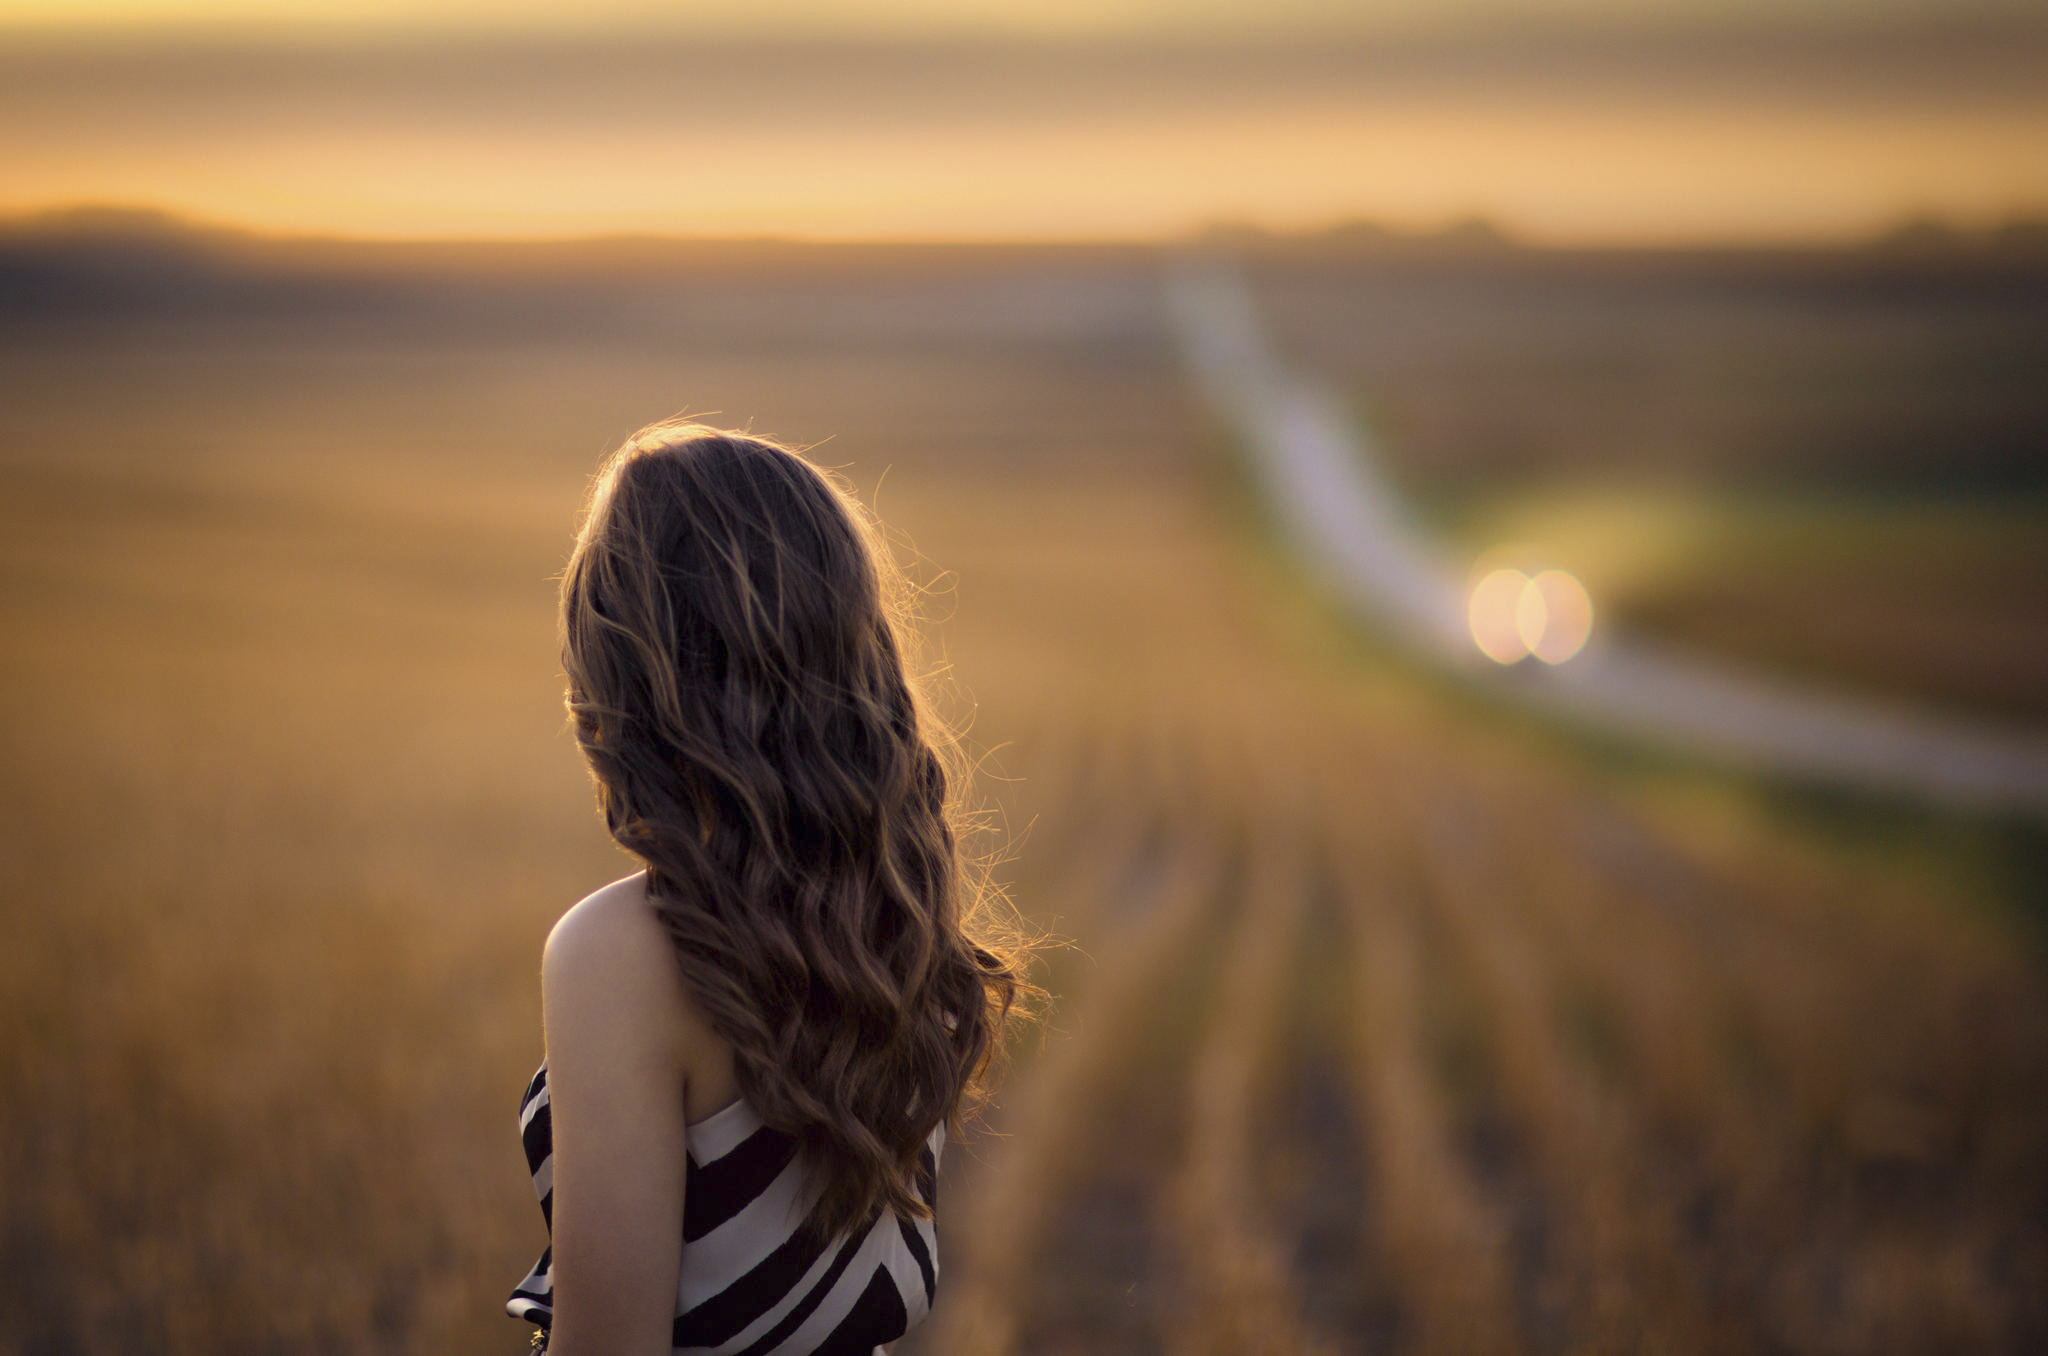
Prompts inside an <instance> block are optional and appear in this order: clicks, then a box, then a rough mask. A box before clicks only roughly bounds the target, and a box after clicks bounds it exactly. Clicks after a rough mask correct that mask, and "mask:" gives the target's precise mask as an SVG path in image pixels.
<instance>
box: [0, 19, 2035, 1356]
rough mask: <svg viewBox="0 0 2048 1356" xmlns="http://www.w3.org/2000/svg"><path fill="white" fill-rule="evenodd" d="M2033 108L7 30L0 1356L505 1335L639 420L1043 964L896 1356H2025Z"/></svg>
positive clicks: (1858, 55) (1000, 53) (991, 58)
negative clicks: (605, 466) (842, 499)
mask: <svg viewBox="0 0 2048 1356" xmlns="http://www.w3.org/2000/svg"><path fill="white" fill-rule="evenodd" d="M2044 58H2048V25H2044V24H2043V23H2042V22H2041V20H2040V18H2039V17H2038V14H2037V12H2036V11H2035V10H2034V9H2033V7H2031V6H2024V5H2020V4H2005V3H2000V0H1981V2H1980V0H1948V2H1947V3H1939V4H1937V3H1934V0H1872V2H1871V3H1866V4H1862V5H1858V6H1853V7H1844V6H1838V5H1833V4H1827V3H1822V0H1789V2H1787V0H1779V2H1778V3H1773V4H1764V3H1750V2H1749V0H1659V3H1656V4H1650V5H1643V4H1621V3H1618V2H1617V0H1437V2H1436V3H1424V2H1423V0H1383V2H1382V3H1380V4H1377V5H1373V6H1362V5H1351V4H1339V3H1331V2H1329V0H1264V2H1263V3H1258V4H1252V3H1247V2H1244V0H1181V2H1180V3H1176V4H1165V3H1154V2H1153V0H1094V2H1093V3H1089V4H1070V3H1062V2H1061V0H1039V3H1034V4H1029V5H1026V4H1023V3H999V2H997V0H985V2H984V3H980V4H962V3H948V4H938V3H932V2H931V0H792V3H786V4H782V5H778V6H773V7H766V8H761V7H755V6H751V5H746V4H742V3H739V0H707V2H706V3H699V4H694V5H691V6H688V7H678V6H671V5H664V4H656V3H651V2H648V3H634V2H633V0H585V3H580V4H574V5H570V4H562V3H552V2H551V0H513V2H512V3H504V2H503V0H500V2H497V3H490V4H486V3H483V2H482V0H436V2H434V3H407V4H398V3H394V2H390V0H370V3H349V4H343V3H339V2H338V0H306V2H305V3H297V4H290V3H269V4H265V3H258V2H257V0H11V3H7V4H4V5H0V119H4V122H5V125H6V126H7V127H8V128H9V129H10V133H9V135H8V136H7V137H6V138H5V139H4V141H0V171H4V172H0V214H4V217H5V220H4V224H0V350H4V355H5V360H4V363H0V391H4V398H0V516H4V531H0V553H4V558H5V561H6V570H7V579H8V583H9V586H8V587H7V588H6V590H5V591H4V593H0V613H4V625H5V630H6V635H7V644H6V646H5V647H4V650H0V696H4V699H5V702H6V707H7V711H8V713H9V714H8V716H7V718H6V720H5V721H4V722H0V739H4V752H5V768H6V771H5V773H4V776H0V791H4V795H5V798H6V802H5V803H6V813H5V814H4V815H0V838H4V860H5V861H6V862H7V863H8V881H9V888H8V917H9V920H10V927H9V937H8V944H7V945H6V946H5V947H4V948H0V977H4V982H0V1078H4V1083H5V1086H6V1089H7V1096H6V1100H5V1104H4V1111H0V1155H4V1157H5V1161H6V1162H7V1164H8V1165H9V1182H10V1190H9V1200H8V1208H7V1210H6V1211H5V1212H4V1216H0V1263H4V1266H5V1269H6V1271H7V1274H8V1275H9V1276H10V1277H11V1279H12V1281H13V1286H14V1292H15V1294H16V1296H17V1302H16V1303H15V1304H14V1305H12V1306H11V1307H10V1310H9V1314H8V1318H7V1321H6V1323H5V1325H4V1328H0V1350H5V1351H14V1352H22V1353H99V1352H107V1353H115V1352H119V1353H133V1352H141V1351H150V1352H162V1353H167V1354H171V1356H176V1354H181V1353H193V1354H195V1356H196V1354H197V1353H206V1354H207V1356H225V1354H226V1353H242V1352H251V1353H255V1352H264V1353H268V1352H291V1353H306V1352H331V1353H355V1352H365V1353H367V1352H379V1353H428V1352H432V1353H445V1352H452V1351H464V1352H490V1351H499V1352H507V1353H509V1352H513V1351H523V1350H525V1347H526V1335H527V1334H526V1327H525V1325H524V1324H523V1323H519V1322H517V1321H516V1320H513V1319H511V1318H508V1317H507V1316H505V1314H504V1313H503V1310H502V1306H503V1303H504V1300H505V1298H506V1295H507V1294H508V1293H509V1291H510V1290H511V1288H512V1287H513V1285H514V1284H515V1283H516V1282H517V1281H518V1280H519V1278H520V1277H521V1276H522V1275H523V1274H524V1272H525V1269H526V1268H527V1266H529V1265H530V1264H531V1262H532V1260H533V1258H534V1257H535V1256H536V1255H537V1254H538V1251H539V1249H540V1247H541V1246H542V1243H543V1242H544V1235H543V1233H542V1226H541V1220H540V1217H539V1211H538V1210H537V1208H536V1206H535V1203H534V1200H533V1197H532V1191H531V1185H530V1182H529V1181H528V1179H527V1177H526V1174H525V1170H524V1164H523V1160H522V1158H521V1152H520V1146H519V1142H518V1139H517V1129H516V1120H515V1115H516V1107H517V1103H518V1099H519V1095H520V1093H521V1092H522V1090H523V1089H524V1086H525V1082H526V1079H527V1078H528V1077H529V1075H530V1074H531V1072H532V1069H533V1067H534V1065H535V1064H536V1063H537V1062H538V1061H539V1058H540V1055H541V1043H540V1041H541V1031H540V1013H539V986H538V970H539V955H540V946H541V942H542V940H543V938H544V937H545V935H546V933H547V930H548V928H549V927H550V926H551V924H552V923H553V921H554V919H555V918H556V917H557V916H558V915H559V914H560V912H561V911H562V910H563V909H565V908H566V907H567V906H568V905H569V904H571V903H573V902H574V901H575V900H576V899H577V898H579V897H581V896H582V895H583V894H585V893H587V892H588V891H589V890H591V889H593V888H595V887H596V886H598V885H600V884H602V883H604V882H606V881H608V880H611V879H614V878H616V877H618V876H621V875H624V874H626V873H627V872H628V871H630V870H631V869H633V864H632V863H631V862H630V861H629V860H628V859H626V858H625V857H624V856H622V855H621V854H620V853H619V852H618V851H617V850H616V849H615V848H613V847H612V846H611V845H610V844H609V842H608V841H607V840H606V839H605V837H604V835H603V833H602V828H601V824H600V823H599V821H598V820H597V818H596V816H595V814H594V812H593V809H592V806H591V801H590V795H589V789H588V785H587V782H586V778H585V773H584V770H583V767H582V764H581V762H580V760H579V758H578V756H577V753H576V751H575V748H574V746H573V744H572V742H571V741H570V739H569V737H568V735H567V733H566V730H565V728H564V722H563V717H562V710H561V706H560V700H561V697H560V687H559V681H560V680H559V676H558V673H557V670H556V661H555V652H554V634H553V612H552V608H553V600H554V584H553V581H552V576H553V575H554V573H555V572H556V571H557V570H558V569H559V568H560V566H561V564H562V562H563V560H564V558H565V555H566V552H567V549H568V545H569V538H570V533H571V531H572V529H573V526H574V520H575V513H576V510H577V508H578V505H579V500H580V497H581V495H582V493H583V490H584V487H585V485H586V482H587V477H588V476H589V474H590V472H591V471H592V470H593V469H594V467H595V466H596V464H597V461H598V459H599V458H600V457H601V456H602V455H603V454H604V453H605V452H606V451H608V450H609V449H610V448H611V447H612V446H614V445H615V444H616V443H617V442H618V441H619V440H620V439H621V438H622V437H623V436H624V435H625V434H627V433H629V432H630V431H631V430H632V429H634V428H635V427H637V426H638V425H640V424H642V423H644V422H646V421H648V420H651V419H654V418H658V417H660V416H663V415H667V414H671V413H675V412H678V411H687V412H689V413H692V414H696V415H699V416H701V417H703V418H706V419H708V420H709V421H711V422H714V423H720V424H726V425H730V426H734V427H741V428H748V429H751V430H752V431H754V432H756V433H760V434H766V435H769V436H772V437H776V438H779V439H782V440H784V441H787V442H790V443H792V444H795V445H798V446H805V447H810V448H811V449H812V455H813V456H814V457H815V458H816V459H817V460H819V461H821V462H823V463H825V464H828V465H831V466H834V467H836V468H838V469H839V470H841V471H842V472H843V473H844V474H845V475H846V476H848V477H849V478H850V479H851V480H852V481H853V483H854V484H855V485H856V486H857V487H858V489H859V490H860V492H861V493H862V494H863V496H864V497H866V499H867V500H868V502H869V503H870V504H871V505H872V506H873V507H874V508H875V509H876V510H877V511H878V512H879V514H880V515H881V517H882V518H883V519H884V520H885V521H886V522H887V523H888V524H889V526H890V527H891V529H892V530H893V531H894V532H895V534H896V537H897V546H898V549H899V551H900V554H901V556H902V558H903V559H904V560H905V562H906V563H907V564H908V565H909V566H910V567H911V569H912V572H913V574H914V575H915V576H916V577H917V578H918V579H919V580H920V581H922V583H923V584H924V586H925V589H926V593H925V602H926V604H927V611H928V613H929V617H928V635H929V644H928V647H927V653H926V654H925V656H924V658H923V661H922V662H923V664H924V666H925V667H926V668H927V669H928V670H929V672H930V674H931V677H932V681H933V682H934V684H935V685H936V690H937V692H938V693H939V697H940V700H941V703H942V705H943V706H944V707H945V709H946V710H947V711H948V712H949V713H951V714H952V715H953V716H954V718H955V720H956V721H958V722H959V723H960V724H962V725H963V726H965V727H966V729H967V734H966V743H967V746H968V748H969V751H970V752H971V753H972V754H973V755H974V756H975V757H976V758H977V759H978V762H979V768H980V777H979V779H978V780H977V782H976V785H975V786H974V787H973V788H972V796H973V801H974V803H975V804H976V805H977V806H978V807H979V817H978V821H977V822H978V823H980V824H981V825H982V826H983V831H982V832H981V833H980V834H979V836H978V838H977V839H976V841H975V843H974V844H973V846H974V848H975V850H976V851H978V852H981V853H984V854H992V855H997V856H1000V857H1001V858H1002V862H1001V864H1000V865H999V866H998V867H997V868H996V876H997V878H998V879H999V880H1000V881H1002V882H1003V883H1004V884H1005V885H1006V886H1007V887H1008V890H1009V893H1010V895H1011V897H1012V899H1013V900H1014V902H1015V903H1016V905H1017V906H1018V908H1019V909H1020V910H1022V912H1023V913H1025V914H1026V915H1027V916H1028V917H1030V918H1031V919H1032V920H1034V921H1035V922H1036V923H1037V924H1038V925H1040V926H1042V927H1045V928H1047V929H1050V930H1052V931H1053V932H1055V933H1056V934H1058V935H1059V936H1060V937H1062V938H1065V939H1067V941H1068V944H1067V945H1065V946H1063V947H1060V948H1056V949H1054V950H1051V951H1049V952H1048V953H1047V956H1046V961H1045V965H1044V968H1043V970H1042V972H1041V977H1042V978H1043V979H1044V980H1045V982H1047V983H1048V984H1049V985H1050V986H1051V987H1052V989H1053V990H1054V991H1055V993H1056V995H1057V1002H1056V1005H1055V1007H1054V1009H1053V1013H1052V1017H1051V1021H1050V1024H1049V1028H1048V1030H1047V1033H1046V1035H1045V1037H1044V1039H1043V1040H1038V1039H1033V1040H1028V1041H1025V1042H1023V1043H1021V1044H1020V1045H1019V1047H1018V1049H1017V1052H1016V1053H1017V1060H1016V1065H1015V1071H1014V1073H1013V1075H1012V1077H1011V1078H1010V1080H1009V1082H1008V1084H1007V1085H1006V1087H1007V1090H1006V1093H1005V1095H1004V1096H1003V1098H1002V1099H1001V1102H1000V1104H999V1105H998V1107H997V1108H996V1109H995V1111H994V1112H993V1114H992V1116H991V1121H990V1129H991V1130H993V1131H995V1132H996V1133H993V1134H985V1135H982V1136H979V1137H977V1138H975V1139H973V1140H971V1141H962V1142H960V1143H959V1144H958V1145H956V1146H955V1148H954V1150H953V1151H952V1152H950V1153H949V1154H948V1156H947V1162H946V1175H945V1178H944V1182H945V1186H944V1191H943V1195H944V1210H943V1213H942V1216H941V1217H942V1220H943V1221H944V1223H943V1227H942V1230H941V1235H942V1240H943V1251H942V1270H943V1275H942V1280H941V1285H940V1292H939V1295H940V1297H939V1303H938V1307H937V1310H936V1311H935V1313H934V1315H933V1317H932V1319H931V1320H930V1321H929V1322H928V1323H927V1324H925V1325H924V1326H923V1327H922V1328H921V1329H920V1330H919V1331H918V1333H917V1334H916V1335H915V1336H914V1337H913V1339H912V1340H911V1341H909V1342H907V1343H905V1347H906V1348H907V1349H908V1350H909V1351H911V1352H914V1353H949V1354H951V1353H994V1354H1001V1353H1010V1352H1018V1353H1035V1352H1102V1353H1123V1352H1175V1353H1180V1352H1216V1353H1226V1352H1229V1353H1239V1352H1411V1351H1412V1352H1567V1351H1569V1352H1593V1351H1616V1352H1636V1351H1642V1350H1659V1351H1668V1352H1685V1353H1690V1352H1723V1351H1726V1352H1829V1353H1832V1352H1842V1353H1849V1352H1857V1353H1865V1352H1881V1353H1889V1352H1934V1351H1982V1352H2022V1351H2038V1350H2041V1349H2043V1348H2044V1346H2048V1289H2044V1287H2043V1286H2042V1284H2041V1278H2042V1277H2043V1276H2044V1275H2048V1236H2044V1231H2048V1223H2044V1222H2048V1155H2044V1153H2043V1147H2044V1144H2048V995H2044V988H2043V978H2044V969H2043V957H2044V952H2043V943H2044V933H2043V925H2044V922H2048V913H2044V908H2043V905H2044V890H2043V872H2044V868H2048V852H2044V850H2043V848H2044V840H2043V831H2042V825H2043V819H2044V816H2048V746H2044V734H2043V731H2044V724H2048V697H2044V694H2048V597H2044V594H2043V589H2042V585H2043V582H2044V579H2048V546H2044V541H2048V536H2044V533H2043V531H2042V526H2043V516H2042V508H2043V506H2044V503H2048V476H2044V474H2043V472H2044V466H2048V462H2044V458H2043V452H2044V450H2048V449H2044V441H2048V371H2044V368H2048V347H2044V345H2043V342H2042V329H2041V326H2042V318H2043V306H2044V302H2048V225H2044V221H2048V158H2044V157H2043V156H2042V155H2041V148H2042V146H2043V145H2044V144H2048V142H2044V133H2048V86H2044V84H2043V82H2042V81H2041V80H2040V78H2039V77H2040V72H2041V71H2042V70H2043V69H2048V63H2044Z"/></svg>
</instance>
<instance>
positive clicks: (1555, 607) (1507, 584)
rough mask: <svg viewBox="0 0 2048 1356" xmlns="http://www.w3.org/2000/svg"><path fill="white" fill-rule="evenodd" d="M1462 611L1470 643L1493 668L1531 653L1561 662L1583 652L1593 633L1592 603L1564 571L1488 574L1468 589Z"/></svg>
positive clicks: (1556, 662)
mask: <svg viewBox="0 0 2048 1356" xmlns="http://www.w3.org/2000/svg"><path fill="white" fill-rule="evenodd" d="M1495 558H1496V559H1498V557H1497V556H1496V557H1495ZM1465 610H1466V624H1467V625H1468V626H1470V627H1471V630H1472V642H1473V643H1474V644H1475V645H1477V646H1478V647H1479V652H1480V653H1481V654H1483V655H1485V656H1486V657H1487V658H1488V659H1491V660H1492V661H1493V662H1494V663H1496V664H1514V663H1519V662H1520V661H1522V660H1523V659H1526V658H1528V657H1529V656H1530V655H1534V656H1536V658H1538V659H1540V660H1542V661H1543V662H1544V663H1546V664H1562V663H1564V662H1565V661H1566V660H1567V659H1570V658H1571V657H1572V656H1573V655H1575V654H1577V653H1578V652H1579V651H1580V650H1582V649H1584V648H1585V645H1586V640H1587V637H1589V636H1590V635H1591V634H1592V632H1593V602H1592V599H1590V598H1588V597H1587V596H1586V590H1585V586H1584V585H1582V584H1580V583H1579V581H1578V580H1577V579H1576V578H1574V577H1573V576H1572V575H1571V574H1569V573H1567V572H1566V571H1564V570H1543V571H1541V572H1539V573H1537V574H1535V575H1533V576H1532V575H1527V574H1524V573H1523V572H1522V571H1520V570H1515V569H1508V568H1505V567H1503V568H1500V569H1495V570H1489V571H1487V573H1486V574H1485V575H1483V576H1482V577H1481V578H1480V580H1479V582H1478V583H1477V584H1475V585H1473V586H1472V592H1471V595H1470V597H1469V598H1468V599H1467V602H1466V609H1465Z"/></svg>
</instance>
